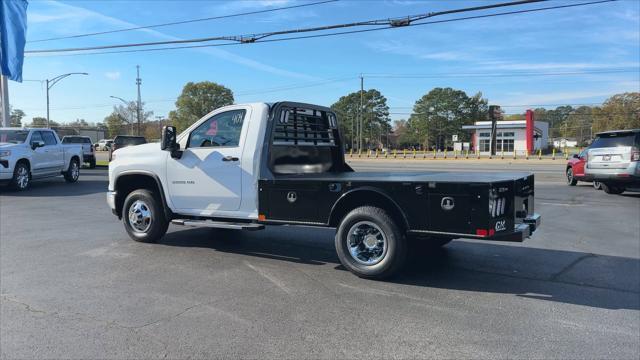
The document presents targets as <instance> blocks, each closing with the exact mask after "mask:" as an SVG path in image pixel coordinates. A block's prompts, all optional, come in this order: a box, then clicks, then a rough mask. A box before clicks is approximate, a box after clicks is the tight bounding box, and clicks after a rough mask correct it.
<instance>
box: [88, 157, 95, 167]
mask: <svg viewBox="0 0 640 360" xmlns="http://www.w3.org/2000/svg"><path fill="white" fill-rule="evenodd" d="M95 168H96V158H95V157H92V158H91V159H90V160H89V169H95Z"/></svg>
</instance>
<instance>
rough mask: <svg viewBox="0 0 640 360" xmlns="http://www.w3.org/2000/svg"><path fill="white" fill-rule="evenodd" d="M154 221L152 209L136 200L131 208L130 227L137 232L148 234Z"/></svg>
mask: <svg viewBox="0 0 640 360" xmlns="http://www.w3.org/2000/svg"><path fill="white" fill-rule="evenodd" d="M152 221H153V218H152V213H151V209H150V208H149V205H147V204H146V203H145V202H144V201H142V200H136V201H135V202H134V203H133V204H131V206H130V207H129V225H131V228H132V229H133V230H134V231H135V232H139V233H146V232H147V231H148V230H149V228H151V223H152Z"/></svg>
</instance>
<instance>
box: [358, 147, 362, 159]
mask: <svg viewBox="0 0 640 360" xmlns="http://www.w3.org/2000/svg"><path fill="white" fill-rule="evenodd" d="M358 157H362V149H358Z"/></svg>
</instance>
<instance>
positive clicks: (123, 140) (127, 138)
mask: <svg viewBox="0 0 640 360" xmlns="http://www.w3.org/2000/svg"><path fill="white" fill-rule="evenodd" d="M146 143H147V139H145V138H144V136H133V135H118V136H116V137H115V138H114V139H113V143H112V144H111V146H110V147H109V161H111V159H113V152H114V151H116V150H118V149H122V148H125V147H127V146H135V145H142V144H146Z"/></svg>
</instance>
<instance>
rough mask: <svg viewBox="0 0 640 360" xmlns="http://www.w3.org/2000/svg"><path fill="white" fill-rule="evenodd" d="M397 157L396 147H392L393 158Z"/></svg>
mask: <svg viewBox="0 0 640 360" xmlns="http://www.w3.org/2000/svg"><path fill="white" fill-rule="evenodd" d="M397 157H398V149H393V158H394V159H395V158H397Z"/></svg>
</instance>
